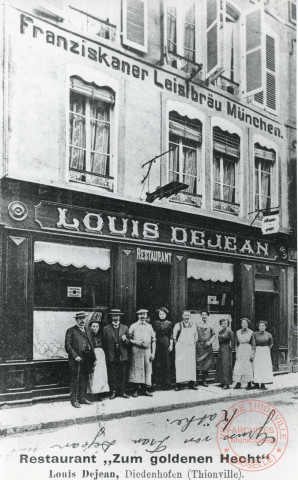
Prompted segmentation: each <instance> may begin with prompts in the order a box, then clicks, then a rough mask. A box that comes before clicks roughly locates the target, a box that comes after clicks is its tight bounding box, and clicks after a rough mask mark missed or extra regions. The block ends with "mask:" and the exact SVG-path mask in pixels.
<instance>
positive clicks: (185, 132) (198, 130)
mask: <svg viewBox="0 0 298 480" xmlns="http://www.w3.org/2000/svg"><path fill="white" fill-rule="evenodd" d="M169 130H170V133H172V134H173V135H178V136H179V137H184V138H188V139H190V140H194V141H195V142H198V143H199V144H201V143H202V123H201V122H200V120H197V119H191V118H188V117H186V116H185V117H181V116H180V115H179V114H178V113H177V112H170V124H169Z"/></svg>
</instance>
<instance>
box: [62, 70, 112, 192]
mask: <svg viewBox="0 0 298 480" xmlns="http://www.w3.org/2000/svg"><path fill="white" fill-rule="evenodd" d="M114 102H115V93H114V91H113V90H112V89H111V88H108V87H104V88H101V87H97V86H96V85H95V84H94V83H93V84H88V83H86V82H84V81H83V80H82V79H81V78H79V77H76V76H74V77H71V83H70V101H69V108H70V111H69V170H70V179H71V180H73V181H78V182H84V183H88V184H91V185H97V186H100V187H104V188H107V189H109V190H113V180H114V179H113V177H112V165H111V151H110V134H111V131H110V130H111V115H112V110H113V105H114Z"/></svg>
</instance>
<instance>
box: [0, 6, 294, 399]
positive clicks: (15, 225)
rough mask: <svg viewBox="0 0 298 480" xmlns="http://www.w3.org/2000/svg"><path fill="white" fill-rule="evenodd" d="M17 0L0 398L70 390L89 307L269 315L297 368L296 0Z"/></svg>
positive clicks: (10, 70)
mask: <svg viewBox="0 0 298 480" xmlns="http://www.w3.org/2000/svg"><path fill="white" fill-rule="evenodd" d="M25 3H26V6H25V5H24V2H21V1H20V0H19V1H18V0H10V1H7V2H6V3H5V6H4V9H3V16H2V18H3V20H2V21H3V25H2V27H3V32H4V35H3V37H2V40H1V42H2V45H1V49H2V51H3V59H4V60H3V63H2V66H1V68H2V78H3V90H2V92H1V105H2V109H1V115H2V118H1V120H2V131H3V142H2V144H1V149H2V163H1V167H0V168H1V226H0V228H1V255H0V262H1V286H2V288H1V325H0V330H1V332H0V338H1V351H0V402H8V401H15V400H19V399H32V398H38V397H41V396H57V395H63V394H65V393H67V391H68V384H67V359H66V353H65V350H64V335H65V331H66V329H67V328H68V327H69V326H70V325H72V324H73V317H74V313H75V312H76V311H77V310H82V309H84V310H87V311H92V310H94V309H98V308H101V309H102V311H103V312H105V311H106V310H107V309H108V308H111V307H113V306H117V307H118V308H121V309H122V310H123V311H124V314H125V317H124V322H125V323H126V324H130V323H132V322H134V321H135V311H136V308H138V307H147V308H148V309H149V312H150V315H151V317H153V316H154V315H155V310H156V308H157V307H158V306H161V305H163V306H166V307H168V308H169V310H170V314H171V320H172V321H173V322H176V321H178V320H180V318H181V313H182V311H183V310H184V309H185V308H187V309H190V310H191V311H192V315H193V316H194V318H195V317H196V315H197V312H198V311H199V309H200V308H202V307H206V306H207V307H208V309H209V311H210V317H211V319H212V322H213V324H214V326H215V329H218V328H219V320H220V318H222V317H223V316H224V317H228V318H230V319H231V322H232V328H233V330H234V331H235V330H236V329H238V328H239V325H240V318H241V317H248V318H249V319H250V320H251V321H252V326H254V325H255V324H256V322H257V321H258V320H259V319H265V320H267V321H268V322H269V331H270V332H271V333H272V335H273V337H274V348H273V351H272V358H273V365H274V370H275V372H276V373H286V372H290V371H292V370H293V369H295V368H296V367H295V366H296V364H297V348H296V339H297V336H295V335H297V325H296V324H295V318H294V288H295V287H294V284H295V278H296V277H295V271H296V268H295V267H296V263H295V258H296V257H295V241H294V240H293V238H294V237H293V236H294V233H295V228H296V227H295V222H293V218H295V217H294V215H295V214H294V215H293V213H292V212H293V210H292V207H293V205H292V204H293V196H294V193H293V192H294V190H293V188H294V187H295V181H294V180H293V182H292V187H289V178H290V177H291V175H292V176H293V165H294V162H293V158H294V157H295V155H294V154H293V152H292V153H291V148H293V145H294V144H293V141H294V139H295V138H296V136H295V135H296V133H295V132H296V130H295V129H296V124H295V118H296V117H295V111H296V104H295V87H294V85H295V69H296V67H295V53H294V49H295V48H296V44H295V34H296V13H295V8H294V6H295V3H294V2H288V1H285V0H284V1H279V2H275V1H269V2H267V3H266V4H265V6H264V5H263V4H261V3H260V2H253V1H249V0H238V1H237V2H232V1H231V2H229V1H219V0H218V1H217V0H185V1H184V2H180V1H176V0H152V1H150V2H149V1H147V0H122V1H121V0H107V1H101V2H95V1H91V0H89V1H88V0H73V1H71V0H69V1H63V0H55V1H54V0H53V1H40V2H39V1H38V0H36V1H32V2H25ZM291 145H292V147H291ZM293 155H294V156H293ZM291 188H292V190H291ZM276 211H278V212H279V214H278V222H279V223H278V226H276V224H275V225H274V226H273V227H271V226H270V225H269V226H268V227H267V233H262V232H264V228H265V227H266V222H265V221H264V220H265V219H266V218H267V219H268V222H269V219H270V216H268V214H269V213H274V212H276ZM270 228H273V232H274V233H270ZM271 231H272V230H271ZM268 232H269V233H268ZM215 350H216V345H215Z"/></svg>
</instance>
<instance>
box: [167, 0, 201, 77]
mask: <svg viewBox="0 0 298 480" xmlns="http://www.w3.org/2000/svg"><path fill="white" fill-rule="evenodd" d="M165 11H166V14H165V32H166V59H167V62H168V64H169V65H171V66H172V67H174V68H177V69H179V70H182V71H184V72H185V73H189V74H191V75H194V76H195V75H198V74H199V68H198V67H199V66H198V65H197V63H196V62H197V57H198V55H197V36H198V25H197V13H196V2H195V0H184V1H181V0H165ZM196 71H197V73H195V72H196Z"/></svg>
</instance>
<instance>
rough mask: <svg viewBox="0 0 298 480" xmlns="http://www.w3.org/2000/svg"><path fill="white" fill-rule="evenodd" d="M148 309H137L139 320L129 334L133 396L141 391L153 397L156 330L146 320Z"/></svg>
mask: <svg viewBox="0 0 298 480" xmlns="http://www.w3.org/2000/svg"><path fill="white" fill-rule="evenodd" d="M147 313H148V310H146V309H145V308H141V309H140V310H138V311H137V316H138V321H137V322H136V323H133V324H132V325H131V326H130V327H129V331H128V336H129V339H130V343H131V344H132V357H131V365H130V372H129V381H130V382H131V383H134V384H135V391H134V393H133V395H132V396H133V397H137V396H138V394H139V387H140V386H141V393H142V394H143V395H146V396H147V397H152V393H150V392H148V388H147V387H148V386H150V385H151V383H152V379H151V376H152V362H153V360H154V358H155V332H154V330H153V328H152V326H151V325H150V324H149V323H147V322H146V318H147Z"/></svg>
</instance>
